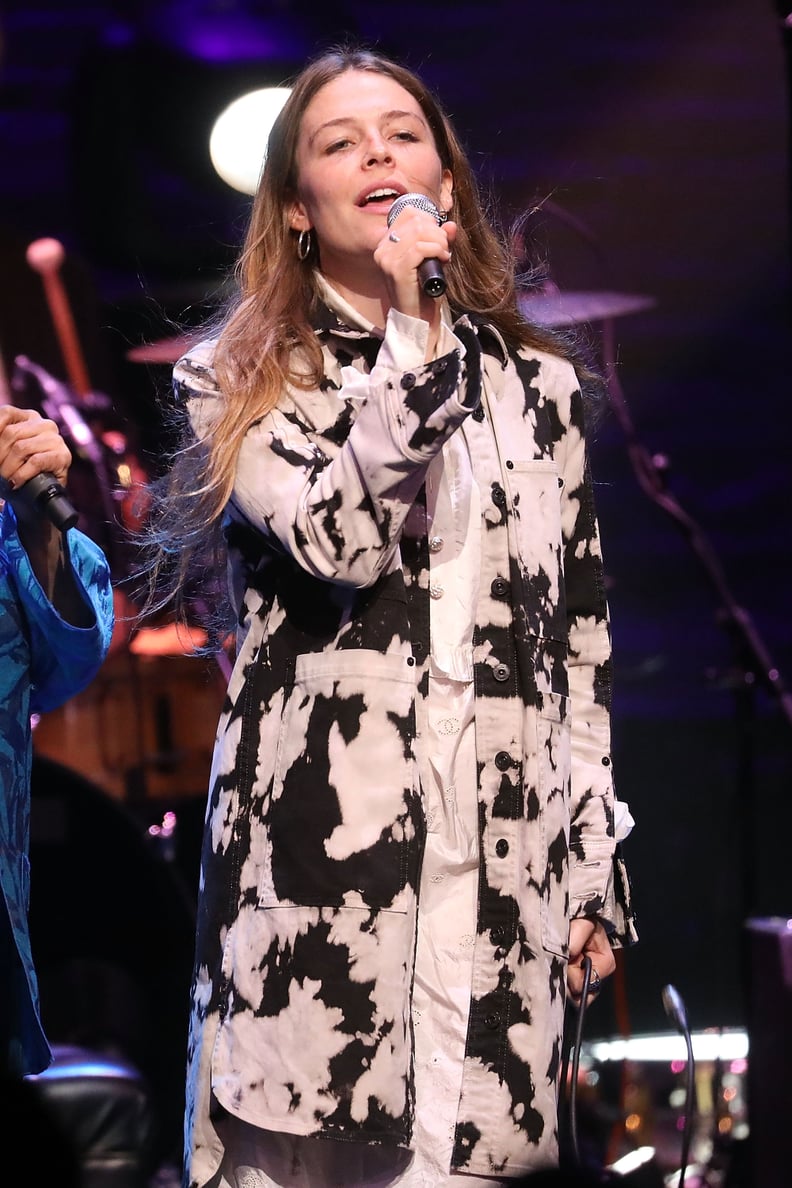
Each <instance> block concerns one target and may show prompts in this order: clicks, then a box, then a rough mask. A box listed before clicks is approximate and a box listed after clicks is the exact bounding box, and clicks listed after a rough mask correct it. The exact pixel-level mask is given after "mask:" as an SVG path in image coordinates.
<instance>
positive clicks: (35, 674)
mask: <svg viewBox="0 0 792 1188" xmlns="http://www.w3.org/2000/svg"><path fill="white" fill-rule="evenodd" d="M0 534H1V535H2V547H3V552H4V554H5V558H6V562H7V566H8V569H7V579H8V581H9V582H10V584H11V585H12V587H13V589H14V592H15V595H16V597H17V599H18V601H19V603H20V605H21V607H22V609H23V612H24V615H25V620H26V622H27V624H28V628H29V644H30V668H31V672H30V676H31V701H30V706H31V710H32V711H33V712H44V711H46V710H51V709H56V708H57V707H58V706H59V705H62V704H63V703H64V702H65V701H67V700H68V699H69V698H70V697H72V696H73V695H74V694H75V693H79V692H80V691H81V690H82V689H84V688H85V687H86V685H88V684H89V683H90V681H91V680H93V678H94V676H95V675H96V673H97V672H98V670H99V668H100V666H101V664H102V662H103V660H104V658H105V656H106V655H107V650H108V648H109V646H110V638H111V636H112V633H113V618H114V616H113V592H112V587H111V583H110V571H109V567H108V564H107V559H106V558H105V555H104V553H103V552H102V550H101V549H100V548H99V546H98V545H96V544H95V543H94V542H93V541H92V540H90V539H89V538H88V537H87V536H84V535H83V533H82V532H80V531H78V530H77V529H76V528H70V529H69V530H68V532H67V533H66V550H67V555H68V559H69V564H70V565H71V568H72V572H73V574H74V578H75V581H76V583H77V586H78V587H79V589H80V590H81V592H82V596H83V598H84V599H85V602H86V603H87V605H88V606H89V607H90V608H91V610H92V611H93V619H94V621H93V623H92V624H91V625H90V626H88V627H75V626H74V625H73V624H71V623H68V622H67V621H66V620H65V619H63V618H61V616H60V615H59V614H58V611H57V610H56V609H55V607H54V606H53V605H52V603H51V602H50V600H49V599H48V597H47V595H46V593H45V592H44V590H43V588H42V586H41V585H40V583H39V581H38V579H37V578H36V575H35V574H34V572H33V569H32V566H31V564H30V560H29V558H28V555H27V553H26V552H25V549H24V547H23V545H22V542H21V540H20V539H19V535H18V532H17V526H16V517H15V515H14V512H13V509H12V507H11V506H10V504H5V505H4V507H3V510H2V515H1V516H0Z"/></svg>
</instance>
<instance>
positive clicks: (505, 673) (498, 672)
mask: <svg viewBox="0 0 792 1188" xmlns="http://www.w3.org/2000/svg"><path fill="white" fill-rule="evenodd" d="M492 675H493V676H494V677H495V680H496V681H508V679H509V677H510V676H511V669H510V668H509V666H508V664H496V665H495V667H494V668H493V670H492Z"/></svg>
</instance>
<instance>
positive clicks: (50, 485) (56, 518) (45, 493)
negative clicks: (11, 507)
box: [4, 470, 79, 532]
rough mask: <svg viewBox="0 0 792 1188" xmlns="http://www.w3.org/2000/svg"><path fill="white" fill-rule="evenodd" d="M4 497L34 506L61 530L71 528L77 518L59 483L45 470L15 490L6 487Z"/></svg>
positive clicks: (14, 501)
mask: <svg viewBox="0 0 792 1188" xmlns="http://www.w3.org/2000/svg"><path fill="white" fill-rule="evenodd" d="M4 497H5V498H6V499H9V500H10V501H11V503H12V504H14V503H17V502H18V501H19V502H24V503H25V504H27V506H29V507H34V508H35V509H36V511H39V512H41V513H42V514H43V515H45V516H47V517H48V519H49V520H50V522H51V523H52V524H54V525H55V527H56V528H59V529H60V531H61V532H65V531H66V529H67V528H73V527H74V525H75V524H76V523H77V520H78V518H79V517H78V515H77V512H76V510H75V508H74V507H73V506H72V504H71V503H70V501H69V498H68V496H67V495H66V492H65V491H64V489H63V487H62V486H61V484H60V483H59V482H58V480H57V479H56V478H55V476H54V475H52V474H49V473H48V472H47V471H46V470H43V471H42V472H41V474H36V475H34V476H33V478H32V479H28V481H27V482H26V483H23V484H22V486H21V487H19V488H17V489H16V490H13V491H12V490H10V489H6V490H5V491H4Z"/></svg>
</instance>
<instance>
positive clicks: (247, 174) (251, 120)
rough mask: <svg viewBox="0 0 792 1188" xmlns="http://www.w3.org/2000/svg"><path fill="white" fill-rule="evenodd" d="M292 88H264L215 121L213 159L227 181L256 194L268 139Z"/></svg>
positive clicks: (239, 188) (243, 97)
mask: <svg viewBox="0 0 792 1188" xmlns="http://www.w3.org/2000/svg"><path fill="white" fill-rule="evenodd" d="M288 95H289V87H263V88H262V89H261V90H259V91H249V92H248V94H247V95H242V96H240V98H239V99H235V100H234V102H233V103H230V104H229V105H228V107H227V108H226V109H225V111H223V112H222V113H221V114H220V115H219V116H218V117H217V119H216V120H215V125H214V127H213V128H212V133H211V135H210V137H209V156H210V157H211V158H212V164H213V165H214V167H215V169H216V170H217V172H218V173H219V174H220V176H221V177H222V179H223V181H224V182H227V183H228V185H229V186H233V188H234V189H235V190H239V191H240V192H241V193H243V194H255V192H256V186H257V185H258V180H259V175H260V174H261V169H262V166H263V164H264V157H265V156H266V152H267V137H268V136H269V134H270V128H271V127H272V125H273V123H274V122H275V118H276V116H277V115H278V112H279V111H280V109H281V108H282V107H283V104H284V103H285V102H286V99H287V97H288Z"/></svg>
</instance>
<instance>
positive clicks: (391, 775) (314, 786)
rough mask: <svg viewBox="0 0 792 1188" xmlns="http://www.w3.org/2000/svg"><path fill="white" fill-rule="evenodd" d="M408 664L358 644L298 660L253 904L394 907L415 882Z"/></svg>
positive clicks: (417, 829) (416, 805)
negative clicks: (264, 855)
mask: <svg viewBox="0 0 792 1188" xmlns="http://www.w3.org/2000/svg"><path fill="white" fill-rule="evenodd" d="M414 673H415V669H414V668H413V667H412V666H411V665H410V663H409V660H408V658H407V657H406V656H398V655H382V654H381V653H379V652H374V651H368V650H364V649H354V650H353V649H350V650H348V651H338V652H334V653H333V654H331V655H324V654H321V653H317V654H309V655H302V656H299V657H298V658H297V662H296V666H295V673H294V683H293V685H292V687H291V688H290V689H289V690H288V695H287V698H286V702H285V705H284V709H283V716H282V720H281V727H280V732H279V737H278V745H277V753H276V761H275V769H274V779H273V787H272V800H271V804H270V807H269V811H268V814H267V818H268V819H267V821H266V822H265V828H267V829H268V834H269V845H268V851H269V854H268V861H267V862H266V863H265V870H264V872H263V876H262V880H261V883H260V887H259V893H260V894H259V903H260V905H261V906H272V905H275V904H278V903H282V902H283V901H288V902H291V903H296V904H305V905H313V906H319V907H323V906H328V907H330V906H332V907H337V906H341V905H343V904H347V905H350V906H361V907H373V908H379V907H397V906H398V904H399V896H400V893H401V892H402V891H404V890H405V888H407V887H408V886H410V885H412V886H414V885H415V879H416V876H417V869H418V858H419V852H420V844H421V839H422V831H423V824H422V813H421V807H420V801H419V797H418V795H417V792H416V787H415V782H416V781H415V765H414V759H413V741H414V738H415V707H414V698H415V676H414Z"/></svg>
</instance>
